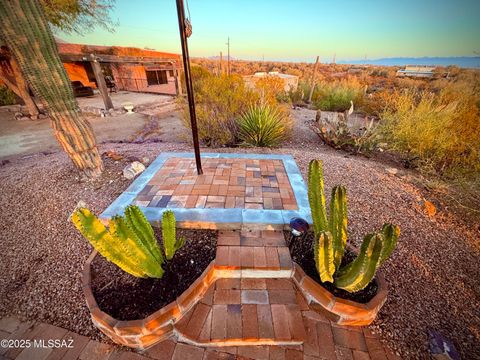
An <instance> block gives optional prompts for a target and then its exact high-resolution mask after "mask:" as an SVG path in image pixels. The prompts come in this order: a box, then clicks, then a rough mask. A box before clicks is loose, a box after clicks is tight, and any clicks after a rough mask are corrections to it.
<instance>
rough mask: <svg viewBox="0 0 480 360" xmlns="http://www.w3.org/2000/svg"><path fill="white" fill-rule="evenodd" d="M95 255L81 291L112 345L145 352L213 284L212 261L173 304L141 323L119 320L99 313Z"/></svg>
mask: <svg viewBox="0 0 480 360" xmlns="http://www.w3.org/2000/svg"><path fill="white" fill-rule="evenodd" d="M95 256H97V252H96V251H93V252H92V254H91V255H90V257H89V258H88V260H87V262H86V263H85V266H84V269H83V277H82V288H83V292H84V294H85V299H86V302H87V307H88V309H89V310H90V314H91V316H92V321H93V324H94V325H95V326H96V327H97V328H98V329H99V330H100V331H101V332H103V333H104V334H105V335H107V336H108V337H109V338H110V339H112V340H113V342H115V343H117V344H120V345H125V346H129V347H132V348H136V349H142V350H143V349H146V348H148V347H150V346H152V345H154V344H156V343H158V342H160V341H162V340H164V339H166V338H168V337H170V336H171V335H172V334H173V333H174V331H175V328H174V325H175V324H176V323H177V322H178V321H179V320H180V319H181V318H182V317H183V315H184V314H186V313H187V312H188V311H189V310H190V309H191V308H192V307H193V306H195V304H196V303H197V302H198V301H199V300H200V299H201V298H202V296H203V295H204V294H205V292H206V291H207V289H208V287H209V286H210V285H211V284H212V283H213V282H215V280H216V274H215V268H214V261H212V262H211V263H210V265H208V267H207V268H206V269H205V271H204V272H203V273H202V275H201V276H200V277H199V278H198V279H197V280H195V282H194V283H193V284H192V285H191V286H190V287H189V288H188V289H187V290H186V291H185V292H184V293H183V294H182V295H180V296H179V297H178V298H177V299H176V300H175V301H172V302H171V303H170V304H168V305H167V306H164V307H163V308H161V309H160V310H158V311H156V312H154V313H153V314H152V315H150V316H148V317H146V318H145V319H141V320H130V321H120V320H117V319H114V318H113V317H111V316H110V315H108V314H107V313H105V312H103V311H102V310H100V308H99V307H98V304H97V301H96V300H95V298H94V296H93V291H92V287H91V263H92V261H93V259H94V258H95Z"/></svg>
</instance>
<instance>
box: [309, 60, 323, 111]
mask: <svg viewBox="0 0 480 360" xmlns="http://www.w3.org/2000/svg"><path fill="white" fill-rule="evenodd" d="M319 59H320V56H318V55H317V60H316V61H315V65H314V66H313V74H312V80H311V81H310V84H311V86H312V87H311V88H310V94H309V95H308V102H309V103H311V102H312V96H313V89H314V88H315V75H316V74H317V68H318V60H319Z"/></svg>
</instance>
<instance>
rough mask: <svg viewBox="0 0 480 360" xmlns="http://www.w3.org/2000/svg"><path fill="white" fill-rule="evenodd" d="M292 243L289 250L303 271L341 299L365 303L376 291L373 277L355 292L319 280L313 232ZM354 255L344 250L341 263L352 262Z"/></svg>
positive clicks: (287, 237)
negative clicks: (361, 288)
mask: <svg viewBox="0 0 480 360" xmlns="http://www.w3.org/2000/svg"><path fill="white" fill-rule="evenodd" d="M285 236H286V239H290V232H285ZM294 242H295V243H294V245H293V248H292V250H291V255H292V259H293V261H295V262H296V263H297V264H298V265H300V266H301V267H302V269H303V271H305V273H306V274H307V275H308V276H310V277H311V278H312V279H313V280H315V281H316V282H317V283H319V284H320V285H322V286H323V287H324V288H325V289H327V290H328V291H330V292H331V293H332V294H333V295H334V296H337V297H339V298H342V299H346V300H352V301H355V302H358V303H362V304H365V303H367V302H369V301H370V300H371V299H372V298H373V297H374V296H375V294H376V293H377V290H378V284H377V282H376V280H375V279H373V280H372V281H371V282H370V284H368V285H367V287H365V288H364V289H363V290H360V291H357V292H355V293H350V292H348V291H345V290H342V289H337V288H336V287H335V286H334V285H333V284H332V283H329V282H326V283H324V282H321V281H320V276H319V275H318V272H317V268H316V267H315V260H314V258H313V233H309V234H308V235H307V236H306V237H305V239H304V240H303V241H302V240H301V238H295V239H294ZM355 257H356V254H354V253H353V252H351V251H349V250H348V249H347V250H345V254H344V256H343V259H342V265H341V266H345V265H346V264H348V263H350V262H352V261H353V260H354V259H355Z"/></svg>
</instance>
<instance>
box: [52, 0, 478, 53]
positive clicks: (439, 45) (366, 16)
mask: <svg viewBox="0 0 480 360" xmlns="http://www.w3.org/2000/svg"><path fill="white" fill-rule="evenodd" d="M188 7H189V9H190V16H191V22H192V26H193V34H192V36H191V37H190V38H189V50H190V55H191V56H195V57H210V56H218V55H219V53H220V51H222V52H223V54H224V56H225V54H226V52H227V45H226V42H227V38H228V37H230V44H231V45H230V49H231V50H230V51H231V56H232V57H233V58H237V59H245V60H262V59H263V58H264V59H265V60H267V61H268V60H277V61H308V62H311V61H314V59H315V57H316V56H317V55H320V58H321V59H322V60H323V61H331V60H332V59H333V56H334V54H335V55H336V60H337V61H342V60H344V61H345V60H355V59H364V58H365V57H367V58H368V59H377V58H385V57H423V56H473V55H475V54H474V52H477V53H478V52H480V19H479V16H480V0H456V1H454V0H402V1H394V0H189V1H188ZM111 15H112V19H113V20H114V21H115V22H117V23H118V25H117V26H115V32H113V33H109V32H108V31H106V30H103V29H100V28H95V29H92V31H91V32H88V33H86V34H84V35H83V36H80V35H77V34H64V33H61V32H57V35H58V36H59V37H60V38H61V39H63V40H65V41H68V42H73V43H81V44H94V45H117V46H135V47H140V48H144V47H149V48H153V49H156V50H159V51H167V52H174V53H180V52H181V48H180V38H179V32H178V20H177V12H176V5H175V0H116V5H115V9H114V10H113V11H112V14H111ZM187 15H188V14H187Z"/></svg>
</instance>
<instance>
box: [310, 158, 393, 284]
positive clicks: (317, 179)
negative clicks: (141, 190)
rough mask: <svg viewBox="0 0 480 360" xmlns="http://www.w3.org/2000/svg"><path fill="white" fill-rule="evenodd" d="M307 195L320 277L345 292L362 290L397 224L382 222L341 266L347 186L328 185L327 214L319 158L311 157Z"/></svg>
mask: <svg viewBox="0 0 480 360" xmlns="http://www.w3.org/2000/svg"><path fill="white" fill-rule="evenodd" d="M308 199H309V202H310V207H311V211H312V219H313V231H314V243H313V249H314V258H315V264H316V268H317V271H318V273H319V275H320V280H321V281H322V282H333V284H334V285H335V286H336V287H338V288H340V289H343V290H346V291H349V292H356V291H359V290H362V289H363V288H365V287H366V286H367V285H368V284H369V283H370V281H371V280H372V279H373V277H374V276H375V272H376V271H377V269H378V267H379V266H380V265H382V264H383V262H384V261H385V260H386V259H387V258H388V257H389V256H390V255H391V254H392V252H393V250H394V249H395V247H396V245H397V240H398V237H399V235H400V228H399V227H398V226H396V225H392V224H388V223H386V224H384V225H383V227H382V230H380V231H378V232H375V233H372V234H367V235H366V236H365V238H364V240H363V243H362V246H361V247H360V252H359V254H358V256H357V257H356V258H355V260H353V261H352V262H351V263H349V264H347V265H346V266H343V267H341V263H342V258H343V255H344V252H345V246H346V244H347V190H346V188H345V187H344V186H341V185H337V186H335V187H334V188H333V189H332V197H331V200H330V213H329V214H327V207H326V200H325V190H324V181H323V166H322V162H321V161H320V160H312V161H311V162H310V165H309V170H308Z"/></svg>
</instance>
